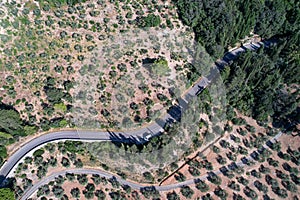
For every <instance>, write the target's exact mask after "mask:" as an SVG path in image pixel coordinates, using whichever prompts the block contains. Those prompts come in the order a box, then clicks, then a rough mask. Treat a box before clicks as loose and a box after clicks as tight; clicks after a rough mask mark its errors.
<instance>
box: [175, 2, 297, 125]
mask: <svg viewBox="0 0 300 200" xmlns="http://www.w3.org/2000/svg"><path fill="white" fill-rule="evenodd" d="M174 2H175V4H176V6H177V8H178V14H179V16H180V18H181V20H182V21H183V22H184V23H185V24H186V25H188V26H190V27H192V28H193V30H194V32H195V35H196V40H197V41H198V42H199V43H200V44H201V45H203V46H204V47H205V48H206V50H207V52H208V53H209V54H210V55H211V56H213V57H214V58H220V57H222V55H223V54H224V52H226V51H227V50H228V47H229V46H234V44H235V43H236V42H238V41H239V40H240V39H243V38H244V37H245V36H249V35H250V33H251V32H253V33H254V34H258V35H259V36H261V37H262V38H263V39H270V38H272V39H273V41H275V44H276V45H274V46H273V47H270V48H265V49H263V48H262V49H260V50H259V51H258V52H247V53H246V54H242V55H241V56H240V57H239V58H238V59H237V60H236V61H234V62H233V63H232V64H231V65H230V66H228V67H226V68H225V69H224V70H223V72H222V77H223V79H224V80H225V84H226V86H227V99H228V101H229V102H228V104H229V105H230V106H229V107H230V109H229V110H232V108H237V109H238V110H239V111H242V112H243V113H245V114H247V115H249V116H252V117H254V118H255V119H257V120H259V121H260V122H266V121H267V120H268V117H269V116H271V117H272V119H273V121H274V122H275V124H276V125H283V124H285V123H291V122H293V121H294V120H296V119H299V107H298V105H299V98H298V97H299V89H298V86H296V85H295V84H299V77H300V68H299V65H300V60H299V30H300V10H299V6H300V2H299V1H294V0H275V1H274V0H265V1H260V0H252V1H246V2H245V1H231V0H203V1H197V0H174ZM228 116H229V119H230V115H228Z"/></svg>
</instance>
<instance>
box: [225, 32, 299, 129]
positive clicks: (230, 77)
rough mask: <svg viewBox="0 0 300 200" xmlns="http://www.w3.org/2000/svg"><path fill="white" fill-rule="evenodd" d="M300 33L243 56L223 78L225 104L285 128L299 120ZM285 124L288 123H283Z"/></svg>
mask: <svg viewBox="0 0 300 200" xmlns="http://www.w3.org/2000/svg"><path fill="white" fill-rule="evenodd" d="M296 44H299V34H294V35H292V36H290V37H288V38H284V40H280V39H278V42H277V44H276V45H275V46H274V47H272V48H265V49H264V48H262V49H260V50H259V51H257V52H251V51H249V52H247V53H245V54H242V55H241V56H240V57H239V58H238V59H237V60H236V61H234V62H233V63H232V64H231V65H230V66H227V67H226V68H225V69H224V70H223V72H222V76H223V79H224V80H225V84H226V86H227V98H228V101H229V102H228V104H229V105H230V106H232V107H235V108H237V109H238V110H240V111H243V112H244V113H245V114H247V115H250V116H252V117H254V118H255V119H257V120H259V121H261V122H267V121H268V117H269V116H271V117H272V119H273V122H275V124H276V125H288V124H290V123H291V122H295V120H297V119H299V117H300V116H299V114H300V113H299V107H298V105H299V86H297V85H296V84H299V81H300V76H299V75H300V68H299V64H300V57H299V55H300V52H299V48H298V46H297V45H296ZM286 123H288V124H286Z"/></svg>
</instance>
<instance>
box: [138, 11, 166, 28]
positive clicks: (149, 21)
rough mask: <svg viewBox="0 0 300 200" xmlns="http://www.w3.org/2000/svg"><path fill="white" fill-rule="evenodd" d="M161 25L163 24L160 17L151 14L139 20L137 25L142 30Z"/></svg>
mask: <svg viewBox="0 0 300 200" xmlns="http://www.w3.org/2000/svg"><path fill="white" fill-rule="evenodd" d="M160 23H161V19H160V16H159V15H155V14H149V15H147V16H143V17H140V18H137V25H138V27H140V28H145V27H155V26H159V25H160Z"/></svg>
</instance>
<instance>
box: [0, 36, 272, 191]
mask: <svg viewBox="0 0 300 200" xmlns="http://www.w3.org/2000/svg"><path fill="white" fill-rule="evenodd" d="M270 44H272V42H270V41H264V42H259V43H253V44H245V45H244V46H242V47H240V48H236V49H234V50H232V51H230V52H228V53H226V54H225V56H224V57H223V58H222V59H220V60H218V61H216V62H215V64H214V65H213V66H212V69H222V68H223V67H224V66H226V65H228V64H229V62H231V61H232V60H234V59H235V58H236V57H237V56H238V55H239V54H241V53H243V52H245V51H246V50H251V51H255V50H257V49H258V48H259V47H261V46H265V47H268V46H269V45H270ZM218 74H219V70H211V73H210V74H209V75H208V76H207V78H206V77H202V78H201V79H199V80H198V81H197V82H196V83H195V84H194V85H193V87H191V88H189V89H188V91H187V92H186V93H185V95H184V96H183V97H182V98H180V99H181V101H178V104H179V105H177V106H179V107H180V109H182V108H183V107H184V106H186V105H184V104H188V102H189V99H190V98H191V97H194V96H197V95H198V94H199V93H200V92H201V91H203V90H204V88H206V87H207V86H208V85H209V84H210V82H211V81H212V80H214V79H215V78H216V76H217V75H218ZM169 113H170V112H169ZM169 113H166V114H165V115H164V116H163V117H162V118H160V119H158V120H156V121H155V122H153V123H151V124H149V125H148V126H147V127H143V128H140V129H137V130H133V131H126V132H110V131H105V132H103V131H79V130H73V131H58V132H52V133H49V134H45V135H42V136H40V137H37V138H35V139H33V140H31V141H29V142H28V143H26V144H24V145H23V146H22V147H21V148H20V149H19V150H17V151H16V152H15V153H14V154H13V155H12V156H10V157H9V158H8V160H7V161H6V162H5V163H4V164H3V166H2V167H1V169H0V182H2V181H3V180H4V179H5V178H6V177H7V176H8V174H9V173H10V172H11V170H12V169H13V168H14V166H15V165H16V164H17V163H18V162H19V161H20V160H21V159H22V158H23V157H25V156H26V155H27V154H28V152H30V151H31V150H32V149H34V148H36V147H38V146H40V145H42V144H45V143H48V142H52V141H57V140H83V141H86V140H98V141H108V140H109V141H122V142H126V140H130V141H135V142H137V143H143V142H145V139H144V134H145V133H151V135H152V137H153V136H155V135H157V134H160V133H161V132H162V131H163V127H164V125H165V124H167V123H170V121H171V122H174V121H176V117H174V114H173V115H172V114H169ZM1 178H2V180H1ZM190 181H191V183H192V182H193V180H190ZM182 184H190V183H189V182H182V183H178V184H177V186H178V187H180V185H182ZM163 188H165V190H168V189H171V188H172V187H170V188H169V187H168V186H160V190H163Z"/></svg>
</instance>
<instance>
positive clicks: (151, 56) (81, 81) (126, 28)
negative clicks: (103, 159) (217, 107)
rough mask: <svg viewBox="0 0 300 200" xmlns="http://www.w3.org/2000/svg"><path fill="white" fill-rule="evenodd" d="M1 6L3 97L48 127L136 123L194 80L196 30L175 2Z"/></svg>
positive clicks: (160, 109)
mask: <svg viewBox="0 0 300 200" xmlns="http://www.w3.org/2000/svg"><path fill="white" fill-rule="evenodd" d="M55 2H56V1H54V2H51V1H49V2H47V1H26V2H11V3H5V4H4V5H5V6H2V7H1V23H0V24H1V26H0V30H1V41H2V42H1V46H0V60H1V61H0V62H1V63H0V66H1V74H0V75H1V83H0V85H1V91H0V96H1V97H2V98H1V99H2V102H3V103H5V104H9V105H13V106H14V108H15V109H16V110H17V111H18V112H19V113H20V114H21V118H22V119H23V120H26V121H29V123H31V124H35V125H37V126H39V127H41V128H42V129H43V130H47V129H49V127H65V126H76V127H79V128H80V127H87V128H107V127H110V128H114V129H118V128H135V127H138V126H139V125H141V124H145V123H147V122H151V121H152V120H153V119H156V118H157V117H158V116H160V115H161V114H162V113H163V112H164V110H165V109H164V108H165V107H166V106H169V105H171V102H172V101H173V100H174V99H175V97H178V96H179V95H180V94H181V92H182V91H184V90H185V89H187V87H189V86H190V82H189V80H188V79H187V75H188V73H189V71H190V69H189V66H188V65H187V63H188V61H191V55H189V53H188V50H187V47H189V48H190V47H191V46H192V45H193V43H192V41H193V39H192V38H193V32H192V31H188V30H189V28H188V27H186V26H184V25H182V23H181V21H180V20H178V16H177V13H176V11H175V7H174V6H173V5H172V4H170V1H157V2H156V1H153V2H148V3H143V2H139V1H134V2H131V1H121V2H117V1H111V2H106V1H101V0H99V1H95V2H86V3H81V4H78V5H74V6H67V5H64V4H62V5H59V3H58V1H57V2H56V3H55Z"/></svg>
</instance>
